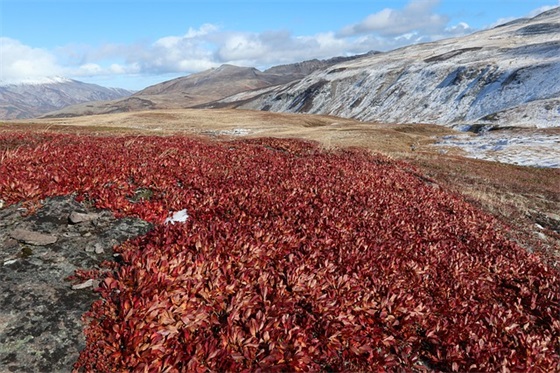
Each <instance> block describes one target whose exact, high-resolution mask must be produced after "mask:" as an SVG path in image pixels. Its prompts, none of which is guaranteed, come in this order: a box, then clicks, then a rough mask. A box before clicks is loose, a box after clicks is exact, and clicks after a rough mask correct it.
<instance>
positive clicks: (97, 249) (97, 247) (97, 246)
mask: <svg viewBox="0 0 560 373" xmlns="http://www.w3.org/2000/svg"><path fill="white" fill-rule="evenodd" d="M94 251H95V253H96V254H103V253H104V252H105V249H103V245H101V244H100V243H96V244H95V246H94Z"/></svg>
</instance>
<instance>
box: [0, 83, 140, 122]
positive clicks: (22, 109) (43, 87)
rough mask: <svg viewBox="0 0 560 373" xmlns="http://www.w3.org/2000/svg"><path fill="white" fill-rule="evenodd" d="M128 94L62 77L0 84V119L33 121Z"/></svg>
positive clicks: (116, 89) (123, 91) (115, 89)
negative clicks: (41, 116) (26, 119)
mask: <svg viewBox="0 0 560 373" xmlns="http://www.w3.org/2000/svg"><path fill="white" fill-rule="evenodd" d="M131 94H132V92H130V91H127V90H125V89H120V88H106V87H101V86H99V85H96V84H88V83H83V82H80V81H77V80H72V79H67V78H62V77H52V78H40V79H29V80H24V81H22V82H20V83H2V82H0V119H25V118H33V117H36V116H39V115H42V114H45V113H48V112H50V111H53V110H57V109H61V108H63V107H66V106H69V105H73V104H77V103H81V102H89V101H102V100H113V99H117V98H122V97H126V96H129V95H131Z"/></svg>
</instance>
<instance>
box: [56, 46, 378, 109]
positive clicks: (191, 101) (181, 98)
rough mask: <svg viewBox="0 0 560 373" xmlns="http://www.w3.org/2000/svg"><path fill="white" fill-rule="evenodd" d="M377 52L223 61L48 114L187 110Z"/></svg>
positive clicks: (299, 77) (281, 82)
mask: <svg viewBox="0 0 560 373" xmlns="http://www.w3.org/2000/svg"><path fill="white" fill-rule="evenodd" d="M374 53H376V52H368V53H366V54H358V55H353V56H347V57H334V58H330V59H326V60H317V59H315V60H308V61H302V62H296V63H293V64H286V65H278V66H273V67H271V68H269V69H266V70H264V71H260V70H258V69H257V68H255V67H242V66H235V65H230V64H223V65H221V66H219V67H217V68H212V69H209V70H205V71H202V72H199V73H194V74H190V75H187V76H183V77H179V78H175V79H172V80H168V81H165V82H162V83H158V84H154V85H152V86H149V87H146V88H145V89H143V90H141V91H139V92H136V93H135V94H134V95H132V96H130V97H127V98H124V99H121V100H113V101H107V102H99V103H93V104H92V103H82V104H77V105H73V106H71V107H67V108H63V109H61V110H58V111H55V112H51V113H48V114H47V115H46V116H47V117H53V118H56V117H68V116H79V115H92V114H108V113H118V112H128V111H136V110H144V109H150V110H153V109H178V108H179V109H181V108H182V109H185V108H192V107H199V106H201V105H206V104H208V103H210V102H215V101H217V100H220V99H222V98H225V97H228V96H231V95H234V94H237V93H239V92H246V91H252V90H255V89H263V88H267V87H272V86H277V85H282V84H286V83H289V82H293V81H297V80H300V79H302V78H304V77H305V76H307V75H308V74H309V73H310V72H313V71H316V70H318V69H322V68H326V67H329V66H332V65H334V64H336V63H339V62H341V61H351V60H354V59H359V58H363V57H365V56H368V55H371V54H374Z"/></svg>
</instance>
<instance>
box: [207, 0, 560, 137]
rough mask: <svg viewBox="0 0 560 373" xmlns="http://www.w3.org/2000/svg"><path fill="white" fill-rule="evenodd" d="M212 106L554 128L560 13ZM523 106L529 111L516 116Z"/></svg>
mask: <svg viewBox="0 0 560 373" xmlns="http://www.w3.org/2000/svg"><path fill="white" fill-rule="evenodd" d="M539 102H540V103H539ZM215 105H216V106H230V107H235V108H242V109H254V110H267V111H276V112H292V113H298V112H300V113H310V114H326V115H336V116H341V117H345V118H354V119H359V120H364V121H382V122H389V123H419V122H422V123H434V124H443V125H447V126H457V125H464V124H465V123H477V124H480V123H482V124H486V125H489V126H510V125H514V126H534V127H550V126H557V125H558V123H559V122H560V8H555V9H553V10H550V11H548V12H544V13H542V14H540V15H538V16H536V17H534V18H530V19H520V20H516V21H514V22H510V23H508V24H506V25H501V26H498V27H495V28H493V29H489V30H483V31H479V32H477V33H474V34H471V35H467V36H463V37H460V38H453V39H445V40H441V41H436V42H431V43H424V44H417V45H412V46H407V47H403V48H400V49H398V50H394V51H390V52H386V53H383V54H379V55H373V56H368V57H365V58H362V59H360V60H355V61H349V62H344V63H341V64H338V65H335V66H333V67H332V68H329V69H325V70H322V71H315V72H313V73H311V74H310V75H309V76H307V77H306V78H304V79H302V80H301V81H299V82H297V83H295V84H289V85H285V86H279V87H274V88H271V89H269V90H262V91H256V92H244V93H240V94H238V95H236V96H231V97H229V98H226V99H224V100H221V101H219V102H218V103H216V104H215ZM522 106H524V107H526V108H529V109H530V110H529V111H526V112H524V113H523V116H522V117H518V116H517V114H518V112H519V110H516V108H519V107H522ZM543 111H544V114H543Z"/></svg>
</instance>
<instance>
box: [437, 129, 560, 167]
mask: <svg viewBox="0 0 560 373" xmlns="http://www.w3.org/2000/svg"><path fill="white" fill-rule="evenodd" d="M435 146H437V147H442V148H458V149H461V150H462V151H463V152H465V156H466V157H469V158H475V159H483V160H489V161H495V162H501V163H510V164H517V165H520V166H533V167H545V168H560V135H559V134H553V133H542V132H533V133H520V132H519V131H507V130H500V131H488V132H481V133H480V134H478V135H477V136H473V135H472V134H466V133H465V134H460V135H454V136H444V137H442V138H441V139H440V141H438V142H437V143H436V144H435Z"/></svg>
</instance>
